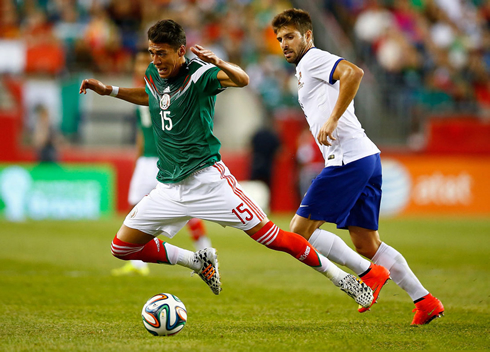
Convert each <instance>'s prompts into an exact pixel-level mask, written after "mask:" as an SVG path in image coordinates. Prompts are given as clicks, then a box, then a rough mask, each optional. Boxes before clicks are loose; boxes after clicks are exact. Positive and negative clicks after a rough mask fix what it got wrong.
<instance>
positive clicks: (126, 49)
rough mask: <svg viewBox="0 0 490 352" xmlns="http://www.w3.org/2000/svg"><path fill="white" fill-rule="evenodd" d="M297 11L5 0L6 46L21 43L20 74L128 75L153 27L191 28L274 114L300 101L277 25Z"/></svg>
mask: <svg viewBox="0 0 490 352" xmlns="http://www.w3.org/2000/svg"><path fill="white" fill-rule="evenodd" d="M291 6H292V5H291V3H290V2H289V1H287V0H285V1H283V0H232V1H226V0H200V1H197V0H194V1H192V0H187V1H186V0H3V2H2V11H1V21H0V41H10V42H12V41H20V42H22V45H23V46H24V48H25V50H26V55H25V57H26V59H25V65H24V67H22V68H19V69H18V71H22V72H25V73H27V74H34V75H35V74H51V75H59V74H63V73H65V72H79V71H95V72H102V73H106V74H129V73H131V72H132V65H133V63H132V60H133V57H134V53H135V52H136V51H137V50H138V48H140V47H142V46H146V45H147V41H146V31H147V30H148V28H149V27H150V26H151V25H153V24H154V23H155V22H156V21H158V20H160V19H164V18H172V19H174V20H175V21H177V22H178V23H180V24H181V25H182V26H183V27H184V29H185V31H186V34H187V47H190V46H192V45H194V44H200V45H202V46H204V47H208V48H210V49H211V50H213V51H214V52H215V53H216V54H217V55H218V56H220V57H221V58H223V59H224V60H229V61H231V62H234V63H237V64H239V65H241V66H242V67H244V68H246V69H247V72H249V74H250V76H251V77H252V80H251V86H252V88H254V89H255V90H256V91H257V92H259V93H260V95H262V96H263V97H264V99H263V100H264V104H265V107H266V108H268V109H269V108H270V109H274V108H275V107H277V106H283V105H284V104H285V103H287V104H290V105H292V104H294V103H295V102H294V99H292V96H293V95H292V93H291V90H290V89H289V79H290V77H291V75H290V71H291V70H292V68H291V67H288V66H287V63H285V61H284V59H283V58H282V57H281V55H280V54H281V51H280V48H279V46H278V45H277V41H276V39H275V35H274V33H273V31H272V28H271V27H270V21H271V19H272V18H273V16H274V15H275V14H276V13H278V12H280V11H282V10H284V9H285V8H289V7H291ZM4 48H6V47H5V46H4ZM9 48H12V46H10V47H9ZM12 51H13V52H15V50H12ZM188 54H191V53H190V51H189V52H188ZM191 55H192V54H191ZM288 70H289V71H288ZM14 71H15V69H14ZM278 88H279V89H278Z"/></svg>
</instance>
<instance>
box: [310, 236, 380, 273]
mask: <svg viewBox="0 0 490 352" xmlns="http://www.w3.org/2000/svg"><path fill="white" fill-rule="evenodd" d="M309 242H310V243H311V245H312V246H313V247H315V248H316V249H317V250H318V251H320V253H321V254H323V255H324V256H326V257H327V258H328V259H330V260H331V261H333V262H335V263H337V264H340V265H344V266H346V267H348V268H349V269H351V270H352V271H353V272H354V273H356V275H358V276H359V275H360V274H362V273H363V272H365V271H366V270H368V269H369V266H370V265H371V262H370V261H369V260H366V259H364V258H363V257H361V256H360V255H359V254H358V253H357V252H355V251H354V250H353V249H352V248H350V247H349V246H348V245H347V244H346V243H345V242H344V241H343V240H342V239H341V238H340V237H339V236H337V235H336V234H333V233H331V232H328V231H325V230H320V229H316V230H315V231H314V232H313V234H312V235H311V237H310V239H309ZM346 275H347V274H346Z"/></svg>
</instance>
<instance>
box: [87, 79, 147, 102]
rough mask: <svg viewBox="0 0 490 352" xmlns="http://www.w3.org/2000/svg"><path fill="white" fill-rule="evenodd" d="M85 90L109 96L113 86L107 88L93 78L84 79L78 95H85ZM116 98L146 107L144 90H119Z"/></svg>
mask: <svg viewBox="0 0 490 352" xmlns="http://www.w3.org/2000/svg"><path fill="white" fill-rule="evenodd" d="M87 89H90V90H93V91H94V92H95V93H97V94H99V95H110V94H111V92H112V89H113V86H108V85H105V84H104V83H102V82H101V81H98V80H96V79H94V78H88V79H84V80H83V81H82V84H81V85H80V92H79V93H80V94H82V93H83V94H87ZM116 98H118V99H122V100H125V101H128V102H130V103H133V104H137V105H145V106H148V101H149V99H148V94H147V93H146V92H145V88H119V92H118V93H117V95H116Z"/></svg>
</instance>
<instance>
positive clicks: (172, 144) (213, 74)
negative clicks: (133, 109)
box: [145, 58, 224, 183]
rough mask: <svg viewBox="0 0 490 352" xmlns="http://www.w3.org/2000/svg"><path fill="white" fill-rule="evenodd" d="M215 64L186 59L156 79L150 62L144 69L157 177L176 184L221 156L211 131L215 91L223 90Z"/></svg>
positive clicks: (156, 76)
mask: <svg viewBox="0 0 490 352" xmlns="http://www.w3.org/2000/svg"><path fill="white" fill-rule="evenodd" d="M219 71H220V69H219V68H218V67H216V66H215V65H212V64H209V63H206V62H204V61H202V60H199V59H197V58H196V59H193V60H189V59H186V61H185V64H184V65H183V66H182V68H181V69H180V71H179V74H178V75H177V76H176V77H172V78H169V79H163V78H160V76H159V75H158V71H157V69H156V67H155V66H154V65H153V63H150V65H149V66H148V68H147V70H146V74H145V81H146V93H147V94H148V96H149V105H150V115H151V119H152V123H153V132H154V135H155V141H156V147H157V153H158V169H159V172H158V176H157V179H158V181H160V182H163V183H176V182H180V181H182V180H183V179H185V178H186V177H187V176H189V175H191V174H192V173H193V172H195V171H197V170H200V169H203V168H205V167H207V166H210V165H213V164H214V163H215V162H216V161H219V160H221V156H220V154H219V149H220V147H221V143H220V141H219V140H218V138H216V137H215V136H214V135H213V127H214V121H213V115H214V104H215V102H216V95H217V94H218V93H220V92H221V91H223V90H224V88H223V87H222V86H221V84H220V82H219V80H218V78H217V74H218V72H219Z"/></svg>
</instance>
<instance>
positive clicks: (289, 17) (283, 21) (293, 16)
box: [272, 9, 313, 35]
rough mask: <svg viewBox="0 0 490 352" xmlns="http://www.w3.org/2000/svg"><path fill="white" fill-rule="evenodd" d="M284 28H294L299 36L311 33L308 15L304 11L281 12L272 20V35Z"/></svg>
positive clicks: (311, 27)
mask: <svg viewBox="0 0 490 352" xmlns="http://www.w3.org/2000/svg"><path fill="white" fill-rule="evenodd" d="M284 26H294V27H295V28H296V29H297V30H298V31H299V32H300V33H301V35H304V34H305V33H306V32H308V31H313V25H312V24H311V17H310V14H309V13H308V12H306V11H304V10H299V9H289V10H285V11H283V12H281V13H280V14H278V15H277V16H276V17H274V19H273V20H272V28H273V29H274V33H276V34H277V31H278V30H279V29H280V28H282V27H284Z"/></svg>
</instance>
